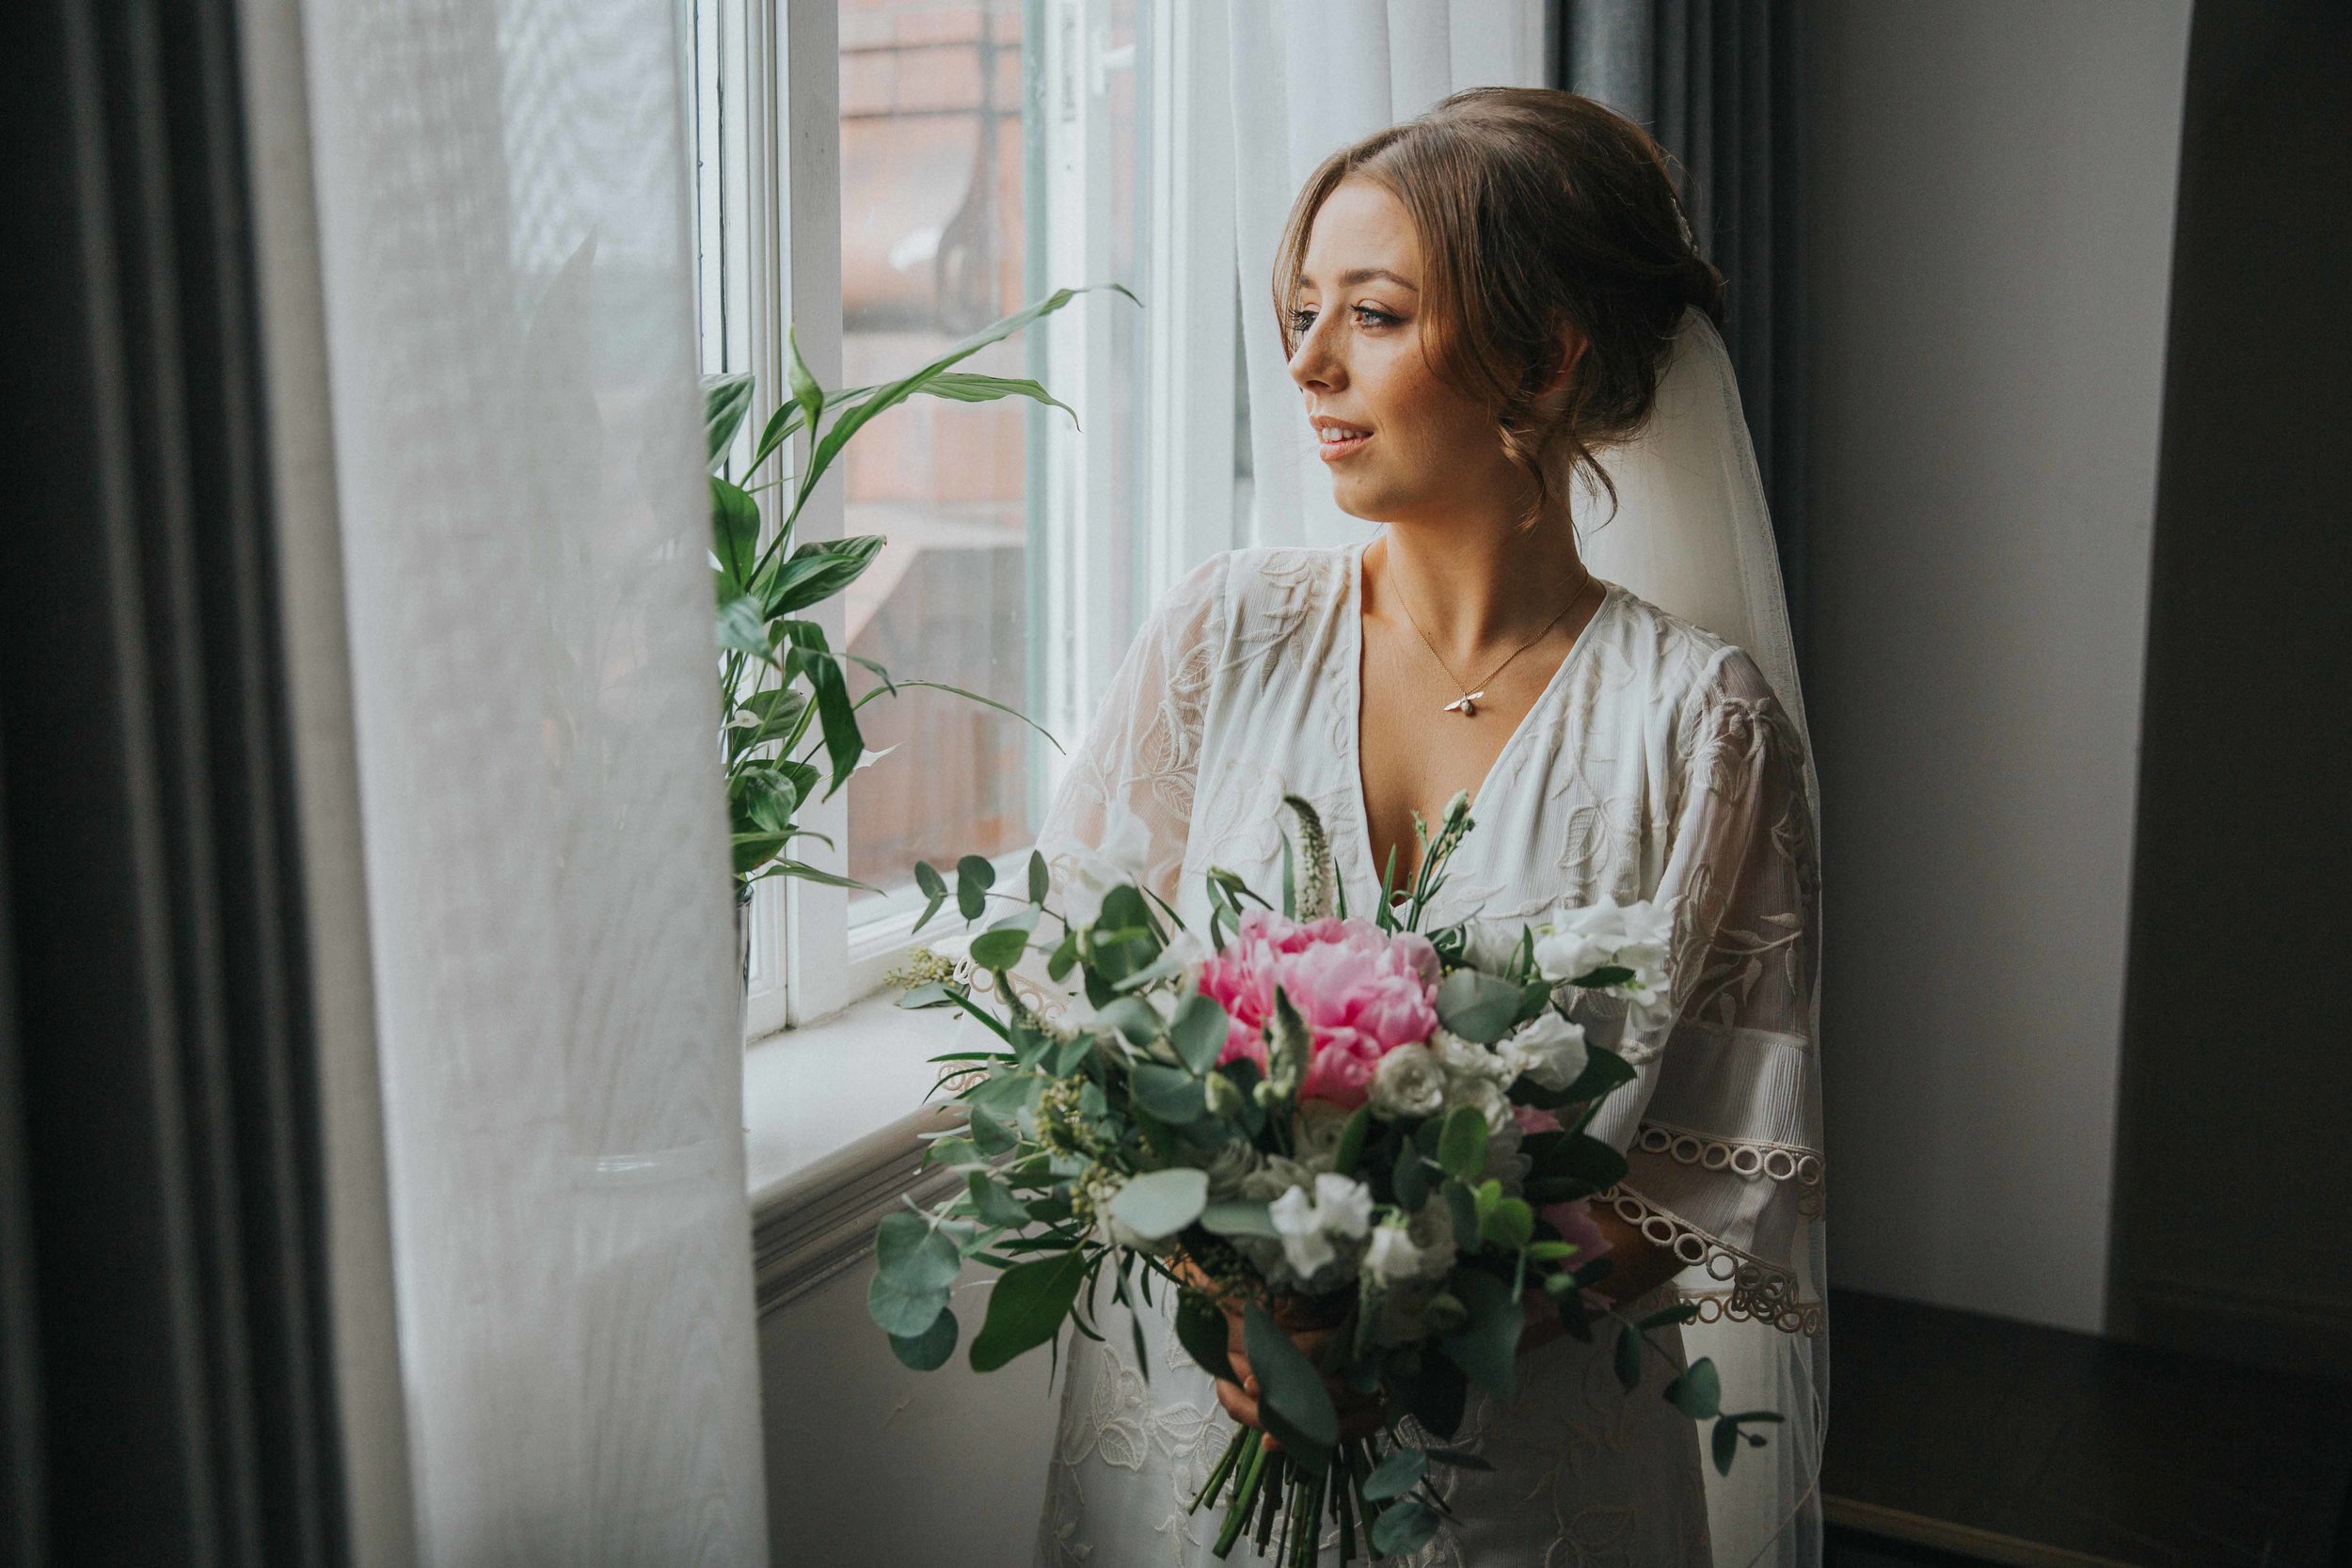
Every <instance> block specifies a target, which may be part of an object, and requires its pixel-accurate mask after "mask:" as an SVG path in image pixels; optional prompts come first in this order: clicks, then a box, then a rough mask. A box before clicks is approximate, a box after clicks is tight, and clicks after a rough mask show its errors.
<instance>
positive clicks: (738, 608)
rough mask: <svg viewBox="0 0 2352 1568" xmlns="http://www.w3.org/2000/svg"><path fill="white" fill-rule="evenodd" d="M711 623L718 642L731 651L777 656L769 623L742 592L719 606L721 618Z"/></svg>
mask: <svg viewBox="0 0 2352 1568" xmlns="http://www.w3.org/2000/svg"><path fill="white" fill-rule="evenodd" d="M711 627H712V635H713V636H714V637H715V638H716V639H717V641H718V643H719V646H721V647H722V648H724V649H726V650H728V651H729V652H731V653H739V654H748V655H750V656H751V657H754V658H757V659H772V658H773V657H775V653H774V650H773V649H771V647H770V646H769V643H768V623H767V621H766V620H765V619H763V618H762V617H761V615H760V613H759V606H757V605H755V604H754V603H752V601H751V600H750V599H749V598H747V597H745V596H744V595H742V594H737V595H736V596H735V597H734V598H731V599H728V600H727V601H725V602H724V603H723V604H722V605H720V606H719V613H718V618H717V619H716V620H714V621H713V622H712V623H711Z"/></svg>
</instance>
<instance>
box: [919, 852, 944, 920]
mask: <svg viewBox="0 0 2352 1568" xmlns="http://www.w3.org/2000/svg"><path fill="white" fill-rule="evenodd" d="M914 885H915V886H916V887H919V888H921V889H922V890H923V896H924V898H925V899H926V900H928V902H926V903H925V904H924V906H923V913H922V914H921V916H920V917H918V918H917V919H916V920H915V922H914V928H915V929H916V930H918V931H919V930H921V929H922V928H923V927H926V926H928V925H930V923H931V916H933V915H935V914H937V913H938V912H939V906H940V905H942V904H944V903H946V901H947V884H946V882H943V881H941V880H940V879H939V869H938V867H936V866H934V865H932V864H931V863H930V862H929V861H916V862H915V863H914Z"/></svg>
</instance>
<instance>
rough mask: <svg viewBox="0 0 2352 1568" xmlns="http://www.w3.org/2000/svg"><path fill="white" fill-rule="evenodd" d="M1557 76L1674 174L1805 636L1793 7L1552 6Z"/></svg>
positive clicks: (1579, 1)
mask: <svg viewBox="0 0 2352 1568" xmlns="http://www.w3.org/2000/svg"><path fill="white" fill-rule="evenodd" d="M1555 5H1556V6H1557V8H1558V9H1557V13H1556V17H1555V23H1556V25H1555V28H1554V33H1553V36H1554V37H1555V38H1557V39H1558V40H1559V54H1558V58H1557V60H1556V61H1555V62H1554V66H1555V71H1556V77H1555V79H1556V81H1557V83H1558V85H1559V86H1561V87H1566V88H1568V89H1569V90H1570V91H1572V92H1581V93H1583V94H1584V95H1586V96H1587V97H1590V98H1597V99H1598V100H1600V102H1602V103H1606V104H1608V105H1609V106H1610V107H1611V108H1613V109H1615V110H1616V111H1617V112H1618V113H1620V114H1623V115H1625V116H1627V117H1629V119H1635V120H1638V121H1640V122H1641V123H1642V124H1643V125H1645V126H1646V127H1647V128H1648V130H1649V132H1650V134H1651V135H1654V136H1656V137H1657V138H1658V139H1659V141H1660V142H1661V144H1662V145H1663V146H1664V147H1665V149H1666V150H1667V151H1668V152H1670V153H1672V154H1673V155H1674V157H1675V159H1676V160H1677V162H1678V163H1679V164H1680V165H1681V166H1682V176H1683V178H1682V186H1683V200H1684V204H1685V205H1686V206H1687V207H1688V208H1689V210H1690V214H1691V227H1692V230H1693V231H1694V232H1695V233H1696V234H1697V237H1698V243H1699V248H1700V249H1701V250H1703V251H1705V252H1706V254H1707V257H1708V260H1709V261H1713V262H1714V263H1715V265H1716V266H1717V267H1718V268H1720V269H1721V270H1722V272H1723V275H1724V280H1725V282H1726V284H1727V288H1726V290H1725V293H1724V342H1725V344H1726V345H1727V346H1728V347H1729V348H1730V350H1731V360H1732V364H1733V365H1734V366H1735V367H1736V368H1737V369H1738V371H1739V373H1740V401H1741V402H1742V403H1743V404H1745V405H1746V408H1747V415H1748V429H1749V431H1750V432H1751V434H1753V436H1755V438H1756V464H1757V466H1758V467H1760V468H1762V470H1763V473H1764V493H1765V495H1766V497H1767V498H1768V499H1770V500H1771V502H1772V523H1773V526H1774V528H1776V529H1777V530H1778V531H1779V534H1780V565H1781V574H1782V576H1783V577H1784V578H1786V579H1787V581H1788V615H1789V620H1790V622H1791V624H1792V625H1793V626H1794V627H1795V631H1796V641H1797V654H1798V657H1799V658H1800V660H1802V659H1803V657H1804V648H1805V631H1806V619H1807V617H1806V614H1805V610H1806V598H1807V594H1806V572H1805V567H1806V550H1805V524H1806V509H1805V496H1804V364H1803V356H1802V349H1803V344H1804V335H1803V321H1802V310H1803V296H1802V294H1801V293H1800V292H1799V290H1800V277H1799V273H1798V254H1797V252H1798V245H1797V239H1798V209H1797V202H1798V174H1799V170H1798V162H1797V90H1798V84H1797V6H1796V4H1795V0H1555Z"/></svg>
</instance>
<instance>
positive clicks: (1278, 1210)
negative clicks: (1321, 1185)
mask: <svg viewBox="0 0 2352 1568" xmlns="http://www.w3.org/2000/svg"><path fill="white" fill-rule="evenodd" d="M1266 1213H1267V1215H1268V1217H1269V1218H1271V1219H1272V1220H1273V1221H1274V1230H1275V1234H1277V1235H1278V1236H1279V1237H1281V1238H1282V1260H1283V1261H1284V1262H1286V1263H1288V1264H1290V1266H1291V1267H1292V1268H1293V1269H1294V1270H1295V1271H1296V1272H1297V1274H1298V1275H1299V1277H1300V1278H1302V1279H1304V1278H1308V1277H1311V1275H1313V1274H1314V1272H1315V1271H1316V1270H1317V1269H1320V1268H1322V1267H1323V1266H1324V1265H1325V1264H1327V1263H1328V1262H1330V1261H1331V1259H1333V1258H1334V1257H1335V1256H1337V1253H1336V1251H1335V1249H1334V1248H1333V1247H1332V1245H1331V1238H1330V1237H1329V1236H1327V1235H1326V1234H1324V1229H1323V1221H1322V1217H1321V1216H1320V1215H1318V1214H1317V1213H1316V1212H1315V1206H1314V1202H1313V1200H1312V1199H1311V1198H1309V1197H1308V1196H1307V1189H1306V1188H1304V1187H1293V1188H1292V1189H1291V1190H1290V1191H1289V1192H1286V1193H1284V1194H1283V1195H1282V1196H1280V1197H1278V1198H1276V1199H1275V1200H1274V1201H1273V1203H1272V1204H1270V1205H1268V1206H1267V1209H1266Z"/></svg>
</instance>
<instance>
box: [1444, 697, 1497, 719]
mask: <svg viewBox="0 0 2352 1568" xmlns="http://www.w3.org/2000/svg"><path fill="white" fill-rule="evenodd" d="M1485 695H1486V693H1485V692H1484V691H1465V692H1463V693H1462V694H1461V695H1460V696H1459V697H1456V698H1455V699H1454V701H1452V702H1450V703H1448V704H1446V705H1445V706H1444V707H1443V708H1441V709H1440V710H1439V711H1440V712H1443V713H1459V714H1460V715H1461V716H1462V717H1463V718H1465V719H1475V718H1477V717H1478V699H1479V698H1481V697H1484V696H1485Z"/></svg>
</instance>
